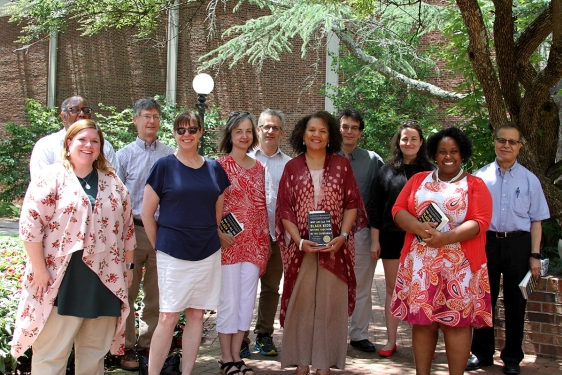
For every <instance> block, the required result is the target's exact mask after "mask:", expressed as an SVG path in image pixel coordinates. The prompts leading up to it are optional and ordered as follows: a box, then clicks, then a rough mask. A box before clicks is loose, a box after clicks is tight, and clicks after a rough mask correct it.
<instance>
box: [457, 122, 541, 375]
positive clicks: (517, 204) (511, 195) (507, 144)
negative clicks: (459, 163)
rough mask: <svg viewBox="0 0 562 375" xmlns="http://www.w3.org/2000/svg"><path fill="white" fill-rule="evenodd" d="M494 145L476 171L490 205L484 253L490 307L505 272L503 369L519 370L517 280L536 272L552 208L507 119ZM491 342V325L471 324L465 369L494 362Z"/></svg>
mask: <svg viewBox="0 0 562 375" xmlns="http://www.w3.org/2000/svg"><path fill="white" fill-rule="evenodd" d="M494 146H495V152H496V160H495V161H494V162H493V163H490V164H488V165H487V166H485V167H484V168H482V169H480V170H478V171H476V172H475V173H474V175H475V176H477V177H480V178H481V179H482V180H484V182H485V183H486V185H487V186H488V189H490V193H491V194H492V201H493V205H494V211H493V214H492V222H491V224H490V228H489V230H488V232H486V256H487V258H488V273H489V276H490V290H491V295H492V307H493V308H495V306H496V301H497V298H498V294H499V291H500V276H501V275H503V298H504V310H505V346H504V348H503V350H502V351H501V359H502V361H503V363H504V366H503V372H504V373H505V374H519V372H520V367H519V363H520V362H521V360H522V359H523V357H524V354H523V349H522V344H523V323H524V319H525V307H526V303H527V301H526V300H525V299H524V298H523V295H522V294H521V291H520V290H519V283H520V282H521V280H522V279H523V277H524V276H525V275H526V274H527V272H528V271H529V270H530V271H531V273H532V275H533V277H534V278H538V277H539V275H540V269H541V264H540V251H541V250H540V245H541V236H542V226H541V220H545V219H548V218H549V217H550V213H549V210H548V205H547V203H546V198H545V196H544V193H543V190H542V187H541V184H540V182H539V179H538V178H537V177H536V176H535V175H534V174H533V173H531V172H530V171H529V170H528V169H526V168H525V167H523V166H522V165H521V164H519V163H518V162H517V156H518V155H519V151H520V150H521V147H523V145H522V143H521V132H520V131H519V129H517V128H516V127H515V126H513V125H511V124H504V125H501V126H500V127H498V129H497V130H496V133H495V139H494ZM492 311H494V310H492ZM492 321H493V322H494V321H495V319H492ZM494 344H495V341H494V328H493V327H492V328H483V329H475V330H474V334H473V338H472V348H471V350H472V356H471V358H470V359H469V360H468V363H467V365H466V370H467V371H471V370H477V369H479V368H481V367H484V366H491V365H493V364H494V351H495V346H494Z"/></svg>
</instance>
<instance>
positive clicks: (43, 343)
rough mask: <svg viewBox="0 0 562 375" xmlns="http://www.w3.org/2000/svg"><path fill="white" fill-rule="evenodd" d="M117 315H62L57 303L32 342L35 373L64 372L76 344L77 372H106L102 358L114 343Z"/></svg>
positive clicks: (97, 374)
mask: <svg viewBox="0 0 562 375" xmlns="http://www.w3.org/2000/svg"><path fill="white" fill-rule="evenodd" d="M116 324H117V317H107V316H104V317H99V318H96V319H84V318H77V317H75V316H63V315H59V314H58V312H57V307H56V306H54V307H53V310H52V311H51V314H50V315H49V318H48V319H47V322H46V323H45V326H44V327H43V330H42V331H41V333H39V336H38V337H37V339H36V340H35V342H34V343H33V346H32V348H33V357H32V359H31V374H32V375H65V374H66V363H67V360H68V356H69V355H70V352H71V350H72V344H74V357H75V362H76V375H103V369H104V368H103V360H104V358H105V355H106V354H107V352H108V351H109V348H110V347H111V343H112V341H113V335H114V334H115V327H116Z"/></svg>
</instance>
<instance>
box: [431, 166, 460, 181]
mask: <svg viewBox="0 0 562 375" xmlns="http://www.w3.org/2000/svg"><path fill="white" fill-rule="evenodd" d="M463 173H464V169H462V168H461V170H460V171H459V173H458V174H457V175H456V176H455V177H453V178H451V179H450V180H449V181H443V180H441V179H440V178H439V168H437V169H436V170H435V178H436V179H437V182H444V183H446V184H452V183H453V182H455V180H456V179H457V178H459V177H460V176H462V174H463Z"/></svg>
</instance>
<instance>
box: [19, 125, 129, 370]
mask: <svg viewBox="0 0 562 375" xmlns="http://www.w3.org/2000/svg"><path fill="white" fill-rule="evenodd" d="M103 143H104V139H103V134H102V132H101V129H100V128H99V127H98V126H97V125H96V124H95V123H94V122H93V121H91V120H80V121H78V122H76V123H74V125H72V126H71V127H70V128H69V129H68V131H67V133H66V136H65V139H64V146H63V155H61V157H62V160H61V161H62V163H56V164H53V165H50V166H49V167H47V168H46V169H45V170H44V171H43V173H42V174H41V175H40V177H38V178H37V179H35V180H33V181H32V182H31V184H30V185H29V188H28V190H27V193H26V196H25V200H24V203H23V207H22V210H21V217H20V239H21V240H23V241H24V245H25V249H26V251H27V253H28V256H29V262H28V264H27V266H26V270H25V277H24V283H23V288H22V289H23V290H22V300H21V303H20V306H19V309H18V313H17V317H16V318H17V320H16V327H15V330H14V335H13V341H12V355H14V356H15V357H19V356H20V355H22V354H23V353H24V352H25V351H26V350H27V349H28V348H29V346H31V345H33V358H32V365H31V366H32V374H41V375H44V374H61V373H64V372H65V368H66V362H67V359H68V356H69V355H70V351H71V349H72V346H73V344H74V352H75V358H76V373H77V374H103V369H104V368H103V360H104V357H105V354H106V353H107V351H108V350H111V352H112V353H113V354H123V350H124V349H123V348H124V344H125V341H124V330H125V319H126V317H127V315H128V314H129V304H128V300H127V289H128V286H129V284H130V282H131V280H132V268H130V267H131V265H132V262H133V251H132V250H134V248H135V236H134V226H133V217H132V214H131V201H130V198H129V193H128V191H127V189H126V188H125V186H124V185H123V183H122V182H121V180H120V179H119V178H118V177H117V175H116V174H115V172H114V170H113V168H111V167H109V166H108V163H107V160H106V158H105V156H104V155H103V151H102V150H103Z"/></svg>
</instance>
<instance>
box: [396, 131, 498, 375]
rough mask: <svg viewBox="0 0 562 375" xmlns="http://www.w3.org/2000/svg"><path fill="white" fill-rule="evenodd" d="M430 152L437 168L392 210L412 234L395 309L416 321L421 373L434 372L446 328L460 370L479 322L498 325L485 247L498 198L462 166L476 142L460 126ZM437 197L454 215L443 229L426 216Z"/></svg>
mask: <svg viewBox="0 0 562 375" xmlns="http://www.w3.org/2000/svg"><path fill="white" fill-rule="evenodd" d="M427 154H428V157H429V158H431V159H433V160H435V163H436V164H437V167H438V168H437V170H436V171H434V172H421V173H418V174H415V175H414V176H413V177H412V178H411V179H410V180H409V181H408V183H407V184H406V185H405V186H404V189H402V192H401V193H400V195H399V196H398V199H397V200H396V204H395V205H394V207H393V209H392V214H393V217H394V220H395V221H396V224H398V225H399V226H400V227H401V228H403V229H404V230H405V231H406V232H407V233H406V239H405V241H404V247H403V248H402V252H401V257H400V267H399V269H398V275H397V278H396V287H395V289H394V295H393V299H392V304H391V307H390V311H391V313H392V315H393V316H394V317H396V318H398V319H401V320H404V321H407V322H408V323H410V324H412V325H413V328H412V346H413V349H414V361H415V364H416V374H429V373H430V370H431V361H432V359H433V353H434V351H435V345H436V343H437V336H438V330H439V329H441V330H442V331H443V334H444V338H445V349H446V353H447V360H448V363H449V373H450V374H458V375H460V374H462V373H463V372H464V368H465V366H466V362H467V360H468V357H469V355H470V343H471V338H472V327H474V328H481V327H490V326H491V325H492V308H491V306H492V305H491V300H490V283H489V279H488V268H487V260H486V253H485V250H484V246H485V243H486V230H487V229H488V226H489V225H490V220H491V219H492V197H491V196H490V192H489V191H488V188H487V187H486V185H485V184H484V182H483V181H482V180H481V179H480V178H478V177H474V176H472V175H470V174H468V173H466V172H465V171H464V170H463V168H462V164H463V163H465V162H466V161H467V160H468V159H469V158H470V156H471V155H472V144H471V142H470V140H469V139H468V137H467V136H466V135H465V134H464V133H463V132H462V131H461V130H459V129H458V128H448V129H445V130H442V131H440V132H438V133H436V134H435V135H433V136H432V137H431V138H430V139H429V140H428V142H427ZM432 202H433V203H436V204H437V205H438V206H439V208H441V210H442V211H443V212H444V213H445V215H446V216H447V218H448V219H449V223H448V224H446V225H445V226H444V227H443V228H442V229H441V231H437V230H435V229H434V224H429V223H421V222H419V221H418V217H420V216H421V214H422V213H423V212H424V210H425V209H426V208H427V207H428V206H429V205H430V204H431V203H432ZM416 235H417V236H419V237H420V238H421V239H422V240H423V241H422V242H419V241H418V239H417V237H416Z"/></svg>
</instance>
